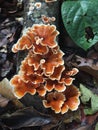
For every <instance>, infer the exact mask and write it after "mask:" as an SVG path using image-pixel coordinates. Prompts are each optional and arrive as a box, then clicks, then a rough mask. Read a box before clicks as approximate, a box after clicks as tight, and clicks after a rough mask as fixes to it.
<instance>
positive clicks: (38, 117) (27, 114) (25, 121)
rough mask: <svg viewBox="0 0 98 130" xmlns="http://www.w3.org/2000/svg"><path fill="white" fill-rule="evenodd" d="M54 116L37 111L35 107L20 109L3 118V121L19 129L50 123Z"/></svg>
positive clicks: (12, 127)
mask: <svg viewBox="0 0 98 130" xmlns="http://www.w3.org/2000/svg"><path fill="white" fill-rule="evenodd" d="M51 121H52V118H51V117H50V116H48V115H46V114H42V113H40V112H38V111H36V110H35V109H34V108H33V107H27V108H24V109H21V110H18V111H16V112H14V113H12V114H11V115H8V116H7V115H6V116H4V117H2V118H1V122H2V123H3V124H4V125H5V126H6V127H9V128H11V129H19V128H21V127H29V126H43V125H46V124H49V123H50V122H51Z"/></svg>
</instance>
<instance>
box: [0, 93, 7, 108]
mask: <svg viewBox="0 0 98 130" xmlns="http://www.w3.org/2000/svg"><path fill="white" fill-rule="evenodd" d="M8 102H9V99H7V98H5V97H3V96H2V95H0V107H5V106H6V105H7V104H8Z"/></svg>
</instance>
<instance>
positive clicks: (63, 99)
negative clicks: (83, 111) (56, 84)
mask: <svg viewBox="0 0 98 130" xmlns="http://www.w3.org/2000/svg"><path fill="white" fill-rule="evenodd" d="M79 96H80V92H79V90H78V89H77V88H76V87H75V86H73V85H71V86H68V87H66V89H65V91H64V92H57V91H54V92H50V93H48V94H47V95H46V98H45V100H43V105H44V106H45V108H51V109H52V110H54V111H55V113H61V114H64V113H66V112H67V111H68V110H69V109H70V110H72V111H74V110H77V108H78V106H79V104H80V100H79Z"/></svg>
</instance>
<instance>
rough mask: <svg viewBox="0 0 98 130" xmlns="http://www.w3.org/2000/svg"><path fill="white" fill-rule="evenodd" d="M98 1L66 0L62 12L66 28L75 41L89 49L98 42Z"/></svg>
mask: <svg viewBox="0 0 98 130" xmlns="http://www.w3.org/2000/svg"><path fill="white" fill-rule="evenodd" d="M97 7H98V1H97V0H88V1H86V0H79V1H65V2H63V4H62V8H61V14H62V19H63V22H64V25H65V28H66V30H67V32H68V33H69V35H70V36H71V38H72V39H73V41H74V42H75V43H76V44H77V45H78V46H80V47H81V48H83V49H84V50H87V49H88V48H90V47H91V46H93V45H94V44H95V43H97V42H98V22H97V20H98V9H97Z"/></svg>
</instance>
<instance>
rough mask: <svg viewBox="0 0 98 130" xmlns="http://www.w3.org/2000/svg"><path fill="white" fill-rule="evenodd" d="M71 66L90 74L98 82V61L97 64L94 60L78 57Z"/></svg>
mask: <svg viewBox="0 0 98 130" xmlns="http://www.w3.org/2000/svg"><path fill="white" fill-rule="evenodd" d="M71 64H72V65H74V66H75V67H77V68H79V70H82V71H84V72H87V73H89V74H90V75H92V76H93V77H94V78H95V79H96V81H97V82H98V60H96V62H95V61H94V59H90V58H82V57H80V56H77V55H76V56H75V57H74V60H73V61H72V62H71Z"/></svg>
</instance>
